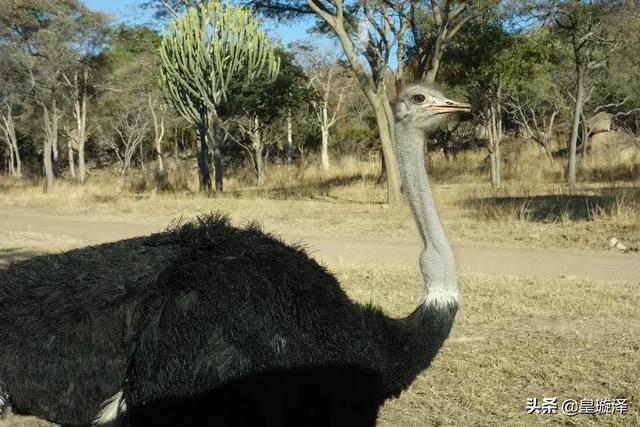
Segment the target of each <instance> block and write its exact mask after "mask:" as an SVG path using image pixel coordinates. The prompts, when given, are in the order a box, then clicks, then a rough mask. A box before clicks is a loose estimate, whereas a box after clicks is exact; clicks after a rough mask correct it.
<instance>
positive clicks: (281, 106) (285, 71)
mask: <svg viewBox="0 0 640 427" xmlns="http://www.w3.org/2000/svg"><path fill="white" fill-rule="evenodd" d="M275 54H276V55H277V57H278V60H279V61H280V69H279V73H278V75H277V77H276V78H275V79H272V78H270V76H268V75H263V76H259V77H257V78H256V79H255V80H253V82H252V83H251V85H246V84H245V83H244V82H242V81H234V82H232V83H231V85H230V86H229V92H230V93H233V97H231V98H229V99H228V100H227V102H225V103H223V104H222V106H221V114H222V115H223V116H225V117H231V116H242V115H246V116H251V117H254V116H257V117H258V118H259V119H261V121H263V122H266V123H268V122H271V121H273V120H275V119H277V118H279V117H282V116H283V115H284V114H286V112H287V111H290V112H291V113H292V114H294V113H295V112H296V111H298V110H300V109H301V108H303V107H304V106H306V105H308V104H309V102H310V101H311V99H313V97H314V96H315V93H314V91H313V90H312V89H310V88H309V87H308V84H307V76H306V75H305V73H304V70H303V69H302V68H301V67H300V66H299V65H297V64H296V63H295V59H294V57H293V54H292V53H290V52H287V51H285V50H284V49H281V48H277V49H275Z"/></svg>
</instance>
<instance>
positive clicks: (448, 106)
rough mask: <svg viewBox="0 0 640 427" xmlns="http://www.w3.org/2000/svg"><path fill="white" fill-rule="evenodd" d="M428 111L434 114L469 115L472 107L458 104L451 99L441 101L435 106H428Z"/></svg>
mask: <svg viewBox="0 0 640 427" xmlns="http://www.w3.org/2000/svg"><path fill="white" fill-rule="evenodd" d="M425 109H426V110H427V111H431V112H434V113H439V114H440V113H443V114H446V113H458V112H460V113H468V112H470V111H471V105H469V104H466V103H464V102H456V101H452V100H450V99H446V98H445V99H440V100H438V101H437V102H436V103H435V104H431V105H428V106H427V107H426V108H425Z"/></svg>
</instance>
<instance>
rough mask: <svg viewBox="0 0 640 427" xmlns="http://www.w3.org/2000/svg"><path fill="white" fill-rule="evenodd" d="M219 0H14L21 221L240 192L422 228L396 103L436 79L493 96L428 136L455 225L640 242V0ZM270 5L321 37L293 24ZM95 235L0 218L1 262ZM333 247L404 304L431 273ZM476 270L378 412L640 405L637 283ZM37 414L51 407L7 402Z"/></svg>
mask: <svg viewBox="0 0 640 427" xmlns="http://www.w3.org/2000/svg"><path fill="white" fill-rule="evenodd" d="M222 3H223V5H220V4H219V2H211V3H209V2H206V1H199V0H145V1H143V2H141V3H140V5H141V7H143V8H145V9H146V10H148V11H152V12H153V14H154V22H152V23H149V24H145V25H125V24H122V23H119V22H115V21H114V20H112V19H111V18H110V17H108V16H107V15H105V14H103V13H101V12H98V11H95V10H92V9H90V8H88V7H87V6H86V5H85V4H84V3H82V2H81V1H80V0H0V76H1V77H2V78H1V79H0V221H2V214H5V213H12V214H18V215H20V214H25V213H26V214H33V215H36V214H37V215H45V216H47V217H65V218H69V219H74V220H77V219H81V220H103V221H127V222H133V223H145V224H159V225H165V224H167V223H168V222H169V221H171V220H172V219H174V218H175V217H177V216H180V215H184V216H192V215H195V214H197V213H200V212H203V211H209V210H215V209H220V210H223V211H227V212H229V213H230V214H231V217H232V220H233V222H234V223H236V224H244V223H246V222H248V221H250V220H256V219H257V220H258V221H260V222H261V223H262V224H263V225H264V227H265V229H267V230H269V231H273V232H275V233H276V234H282V235H286V236H287V237H288V238H293V239H296V238H298V239H300V238H304V237H305V236H325V237H329V238H342V239H371V240H376V241H395V242H409V241H417V235H416V233H415V230H414V229H413V226H412V225H411V226H409V225H408V224H411V212H410V210H409V208H408V207H407V206H406V205H405V204H404V203H403V201H402V200H403V199H402V194H401V187H400V180H399V176H398V171H397V168H396V163H395V156H394V151H393V143H394V141H393V138H394V135H393V132H392V128H393V121H394V118H393V114H392V102H393V98H394V96H395V95H396V94H397V93H398V92H399V91H400V90H401V88H403V87H405V86H406V85H408V84H410V83H411V82H413V81H420V82H425V83H428V84H432V85H434V86H437V87H440V88H442V89H443V91H444V92H445V93H447V95H448V96H450V97H451V98H453V99H456V100H459V101H466V102H469V103H471V105H472V106H473V111H472V113H470V114H468V115H460V116H457V117H455V118H453V119H452V120H450V121H449V122H448V123H447V125H446V126H445V127H443V128H442V129H440V130H439V132H438V133H437V135H436V136H435V137H434V138H433V139H432V140H431V141H430V142H429V146H428V147H426V149H425V156H427V157H428V171H429V175H430V176H431V178H432V180H433V184H434V188H435V190H434V193H435V198H436V201H437V202H438V206H439V210H440V213H441V216H442V217H443V220H444V223H445V226H446V228H447V230H448V232H449V234H450V236H451V238H452V240H453V243H454V245H458V244H463V245H473V246H500V247H507V248H515V247H527V248H561V249H572V250H606V249H608V247H609V246H608V243H609V242H610V240H611V238H613V237H616V238H617V239H618V240H619V241H621V242H623V243H624V245H625V247H626V248H627V249H631V250H633V249H635V250H638V248H640V187H639V185H640V56H639V55H638V51H639V49H640V6H638V2H637V1H633V0H535V1H534V0H531V1H529V0H518V1H516V0H482V1H472V0H430V1H425V0H410V1H400V0H362V1H350V0H349V1H347V0H256V1H250V0H246V1H244V0H243V1H233V2H230V3H232V4H233V5H234V6H238V5H241V6H244V7H245V8H246V9H244V10H242V11H239V12H238V13H237V14H236V13H234V12H232V11H231V10H230V9H229V7H228V6H224V5H227V3H229V2H222ZM273 19H277V20H279V22H284V23H286V24H287V25H307V26H308V27H309V31H310V34H309V37H308V39H306V40H300V41H297V42H295V43H291V44H288V45H285V44H284V43H282V42H281V41H279V40H277V39H276V38H274V37H273V35H272V34H270V32H269V31H268V29H267V28H268V25H265V24H268V23H270V22H272V20H273ZM198 28H205V30H204V32H203V33H198ZM318 34H323V35H324V36H326V37H328V38H329V39H330V40H332V44H322V45H318V44H317V43H315V37H316V36H317V35H318ZM240 40H241V41H242V43H240V42H239V41H240ZM90 243H92V242H90V241H84V240H82V239H79V238H75V237H74V238H72V237H69V236H57V235H56V236H54V235H46V234H39V233H35V232H31V233H26V232H21V231H0V268H1V267H3V266H4V264H6V263H7V262H9V261H11V260H15V259H21V258H26V257H30V256H34V255H38V254H41V253H47V252H55V251H61V250H67V249H71V248H75V247H80V246H84V245H87V244H90ZM629 256H634V255H632V254H631V255H629ZM330 267H331V268H332V270H334V271H336V273H337V276H339V279H340V281H341V282H342V283H343V284H344V285H345V288H346V290H347V291H348V293H349V294H350V296H352V297H353V298H354V299H356V300H359V301H363V302H370V301H373V302H374V303H376V304H379V305H381V306H382V307H383V308H384V309H385V310H387V311H388V312H390V313H393V314H397V315H401V314H404V313H402V310H403V308H404V307H408V306H411V304H412V303H411V301H410V300H411V298H412V297H413V296H414V294H415V291H416V289H414V288H415V286H414V285H415V284H416V283H418V281H419V277H418V274H419V273H418V272H417V270H415V269H407V268H406V267H404V266H396V267H389V266H385V267H384V268H383V267H381V266H370V265H358V266H354V265H352V264H349V263H345V264H340V263H334V264H332V265H330ZM414 270H415V271H414ZM461 287H462V292H463V294H464V296H465V299H464V304H463V305H462V306H461V307H462V308H461V311H460V313H459V315H458V316H459V317H458V319H459V321H458V322H457V324H456V325H455V327H454V330H453V332H452V339H451V340H450V342H449V344H447V346H446V347H445V348H444V349H443V351H442V354H441V355H440V356H439V357H438V359H437V360H436V362H435V363H434V365H433V367H432V368H431V369H430V370H428V371H427V372H426V373H423V374H422V375H421V376H420V377H419V378H418V380H417V381H416V382H415V384H414V385H413V386H412V387H411V388H410V389H409V390H407V391H406V392H405V393H403V395H402V396H401V397H400V398H399V399H398V400H395V401H392V402H388V403H387V405H386V406H385V407H384V408H383V411H382V413H381V415H380V425H383V426H407V425H495V424H500V425H523V426H525V425H534V424H542V423H547V424H553V425H567V424H574V423H578V424H580V425H601V424H602V425H612V426H613V425H638V424H640V415H639V412H638V401H639V399H640V390H639V389H638V384H639V381H638V380H639V378H638V374H637V368H636V366H635V364H637V359H638V357H637V356H638V349H639V347H640V342H639V341H638V337H639V336H640V325H639V324H638V321H637V319H638V315H639V312H638V310H639V309H638V307H640V304H639V302H638V292H637V286H635V285H634V284H629V283H596V282H589V281H583V280H573V279H571V278H568V279H567V278H563V279H561V278H555V279H541V278H522V277H519V278H515V277H489V276H484V275H480V274H471V275H465V276H463V277H462V280H461ZM0 345H2V344H1V343H0ZM532 354H535V355H536V357H535V358H532ZM546 395H553V396H556V397H558V398H560V399H562V398H579V397H585V398H594V399H597V398H627V399H629V401H630V407H629V413H628V414H626V415H624V416H622V415H612V416H609V415H597V414H594V415H581V416H580V417H578V418H568V417H563V416H554V415H527V414H526V411H525V404H526V399H527V398H529V397H538V398H542V397H543V396H546ZM19 425H25V426H36V425H42V426H44V425H49V424H46V423H44V422H43V421H39V420H35V419H27V418H22V417H13V416H12V417H8V418H4V419H0V426H3V427H4V426H19Z"/></svg>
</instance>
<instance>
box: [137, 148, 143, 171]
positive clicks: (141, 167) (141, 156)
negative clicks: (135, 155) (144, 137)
mask: <svg viewBox="0 0 640 427" xmlns="http://www.w3.org/2000/svg"><path fill="white" fill-rule="evenodd" d="M138 149H139V151H140V169H142V170H143V171H144V150H143V145H142V144H139V146H138Z"/></svg>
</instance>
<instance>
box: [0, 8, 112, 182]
mask: <svg viewBox="0 0 640 427" xmlns="http://www.w3.org/2000/svg"><path fill="white" fill-rule="evenodd" d="M3 6H5V7H4V8H3V9H2V13H0V24H1V25H0V47H1V48H2V50H3V51H4V52H7V53H8V54H9V55H10V57H11V58H12V59H13V60H14V62H15V63H16V66H15V68H16V70H17V72H18V73H19V74H20V76H19V79H21V80H22V81H23V82H27V83H28V85H29V86H30V88H31V90H30V95H31V98H32V100H33V103H34V104H35V105H37V106H39V109H40V111H41V112H42V123H43V125H42V131H43V145H42V147H43V148H42V151H43V166H44V170H45V174H46V176H47V189H48V190H52V189H53V168H54V161H55V160H56V159H54V156H56V157H57V152H58V149H57V136H58V119H59V115H60V110H59V108H60V101H61V100H62V99H63V96H62V94H63V89H62V88H63V76H64V75H65V73H68V72H70V70H72V69H74V68H75V67H77V66H78V65H79V63H80V62H81V61H82V60H86V59H87V55H88V54H90V53H93V50H92V49H93V48H95V47H96V46H97V44H99V42H96V43H97V44H94V43H93V41H95V40H97V39H93V38H91V37H89V35H88V34H89V33H94V32H95V28H96V27H100V26H101V25H102V24H103V23H104V22H105V17H104V15H102V14H99V13H95V12H92V11H90V10H89V9H88V8H86V7H85V6H84V5H82V4H81V3H80V2H79V1H78V0H52V1H48V2H42V1H39V0H24V1H20V2H5V4H4V5H3ZM88 40H92V41H91V43H89V42H88ZM14 78H15V77H14Z"/></svg>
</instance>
